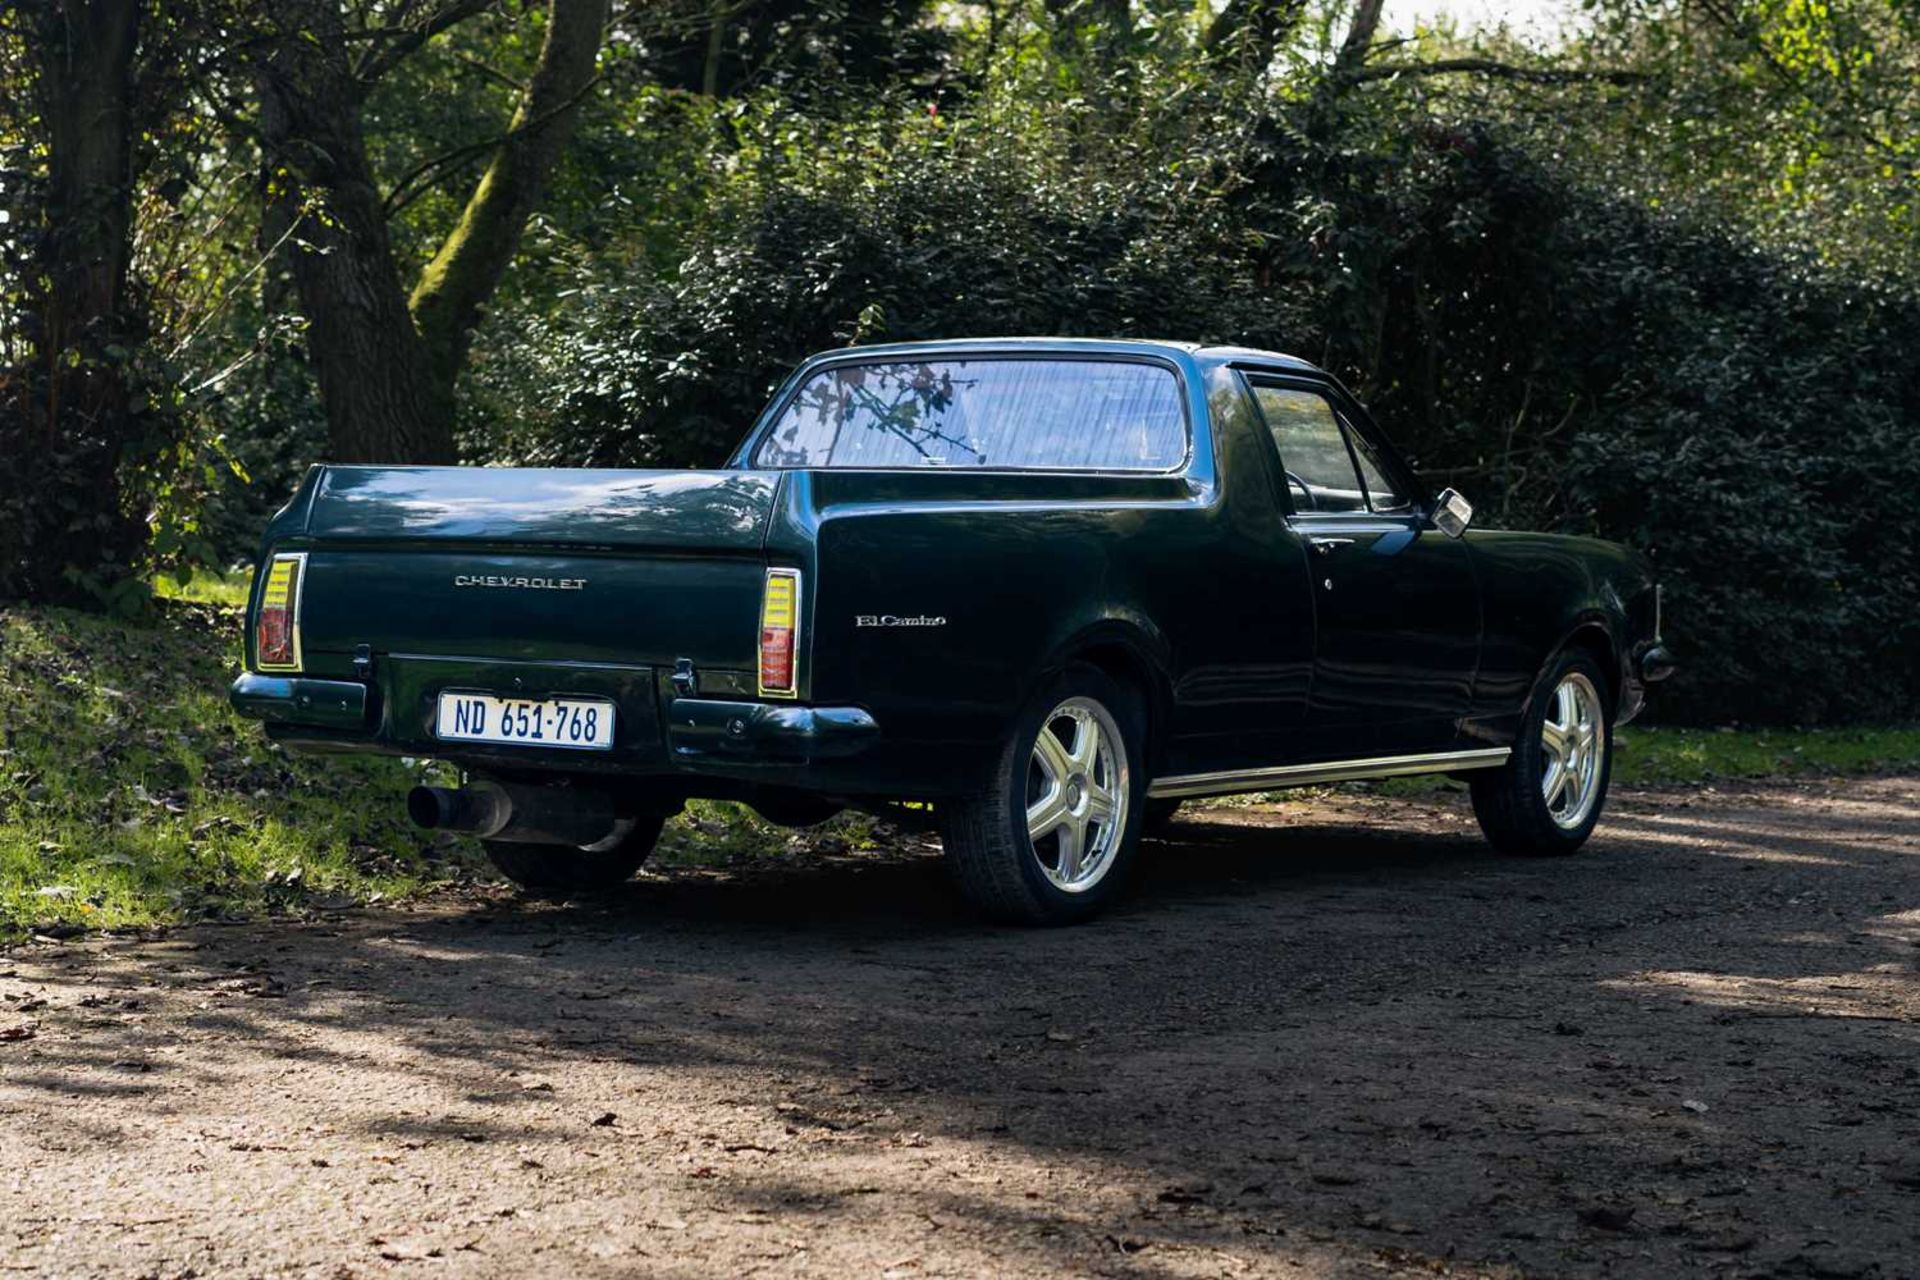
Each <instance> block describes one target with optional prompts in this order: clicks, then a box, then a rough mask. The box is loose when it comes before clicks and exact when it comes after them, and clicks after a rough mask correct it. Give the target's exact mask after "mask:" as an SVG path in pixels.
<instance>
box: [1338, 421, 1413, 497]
mask: <svg viewBox="0 0 1920 1280" xmlns="http://www.w3.org/2000/svg"><path fill="white" fill-rule="evenodd" d="M1347 439H1348V440H1350V441H1352V442H1353V455H1354V457H1356V458H1358V459H1359V460H1360V478H1361V479H1362V480H1365V481H1366V482H1367V501H1368V502H1369V503H1371V504H1372V506H1373V509H1374V510H1375V511H1384V512H1387V513H1389V514H1399V513H1402V512H1407V511H1411V510H1413V503H1412V502H1411V501H1409V500H1408V498H1407V496H1406V495H1405V494H1404V493H1401V492H1400V491H1399V490H1398V489H1397V488H1395V487H1394V485H1393V482H1392V481H1390V480H1388V479H1387V469H1386V468H1385V467H1383V466H1381V465H1380V454H1379V452H1378V451H1377V450H1375V449H1374V447H1373V445H1372V444H1370V443H1369V442H1368V440H1367V438H1366V437H1365V436H1363V435H1361V434H1360V433H1359V432H1358V431H1355V430H1354V429H1353V428H1352V427H1351V426H1349V427H1348V428H1347Z"/></svg>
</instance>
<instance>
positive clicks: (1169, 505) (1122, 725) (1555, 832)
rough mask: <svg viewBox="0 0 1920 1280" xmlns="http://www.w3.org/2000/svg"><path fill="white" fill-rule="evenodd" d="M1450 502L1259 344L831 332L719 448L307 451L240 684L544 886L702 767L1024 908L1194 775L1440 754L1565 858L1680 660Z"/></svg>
mask: <svg viewBox="0 0 1920 1280" xmlns="http://www.w3.org/2000/svg"><path fill="white" fill-rule="evenodd" d="M1471 516H1472V510H1471V508H1470V507H1469V506H1468V505H1467V504H1466V502H1465V501H1464V500H1463V499H1462V498H1461V497H1460V496H1459V495H1458V494H1456V493H1454V492H1452V491H1451V490H1448V491H1445V492H1442V493H1440V494H1437V495H1436V494H1432V493H1429V492H1428V490H1427V489H1426V488H1425V487H1424V486H1423V485H1422V484H1421V483H1420V481H1419V479H1418V477H1416V476H1415V475H1414V474H1413V472H1412V471H1411V470H1410V469H1409V468H1408V467H1407V466H1406V464H1405V463H1404V462H1403V461H1402V460H1401V458H1400V456H1399V455H1398V454H1397V453H1396V452H1395V451H1394V449H1393V446H1392V445H1391V444H1390V443H1389V442H1388V441H1387V439H1386V438H1385V437H1384V436H1383V435H1381V433H1380V431H1379V430H1378V428H1377V427H1375V425H1374V424H1373V422H1372V421H1371V419H1369V418H1368V416H1367V414H1366V412H1365V410H1364V409H1362V408H1361V407H1360V405H1358V404H1357V403H1355V402H1354V400H1353V399H1352V398H1351V397H1350V396H1349V395H1348V394H1347V393H1346V391H1345V390H1344V389H1342V388H1341V387H1340V385H1339V384H1338V383H1337V382H1336V381H1335V380H1334V379H1332V378H1331V377H1329V376H1328V375H1327V374H1325V373H1323V372H1321V371H1320V370H1318V369H1316V368H1314V367H1313V366H1312V365H1309V364H1307V363H1305V362H1303V361H1300V360H1297V359H1294V358H1292V357H1289V356H1283V355H1275V354H1272V353H1270V352H1265V351H1251V350H1241V349H1237V348H1222V347H1200V346H1193V345H1190V344H1182V343H1168V342H1121V341H1113V342H1103V341H1081V340H1065V339H1022V340H1003V341H988V340H979V341H964V342H935V343H917V344H911V345H902V346H885V347H863V348H858V349H854V350H847V351H836V352H830V353H828V354H826V355H822V356H817V357H815V358H813V359H812V360H809V361H808V362H807V363H806V364H804V365H802V366H801V367H800V369H799V370H798V371H796V372H795V373H794V375H793V376H792V377H791V378H789V379H788V381H787V382H786V384H785V385H784V386H782V387H781V388H780V390H779V392H778V393H777V394H776V395H775V397H774V399H773V401H772V403H771V405H770V406H769V407H768V409H767V411H766V412H765V414H763V415H762V417H761V419H760V420H759V422H758V423H756V424H755V426H754V427H753V429H752V431H751V432H749V433H748V435H747V438H746V441H745V442H744V443H743V444H742V445H741V447H740V449H739V451H738V453H737V454H736V455H735V456H734V458H733V460H732V462H731V463H730V464H729V466H728V468H727V469H726V470H722V471H562V470H515V469H490V468H431V467H399V466H394V467H352V466H325V467H316V468H314V469H313V470H312V471H311V472H310V473H309V474H308V476H307V478H306V481H305V482H304V483H303V484H302V485H301V488H300V491H299V493H297V494H296V495H295V496H294V499H293V501H292V502H291V503H289V504H288V505H287V507H286V509H285V510H284V511H282V512H281V513H280V514H279V515H278V516H276V517H275V518H274V520H273V522H272V524H271V525H270V526H269V527H268V529H267V533H266V538H265V544H264V547H263V551H262V557H261V562H260V567H259V572H258V574H257V576H256V581H255V584H254V590H253V598H252V603H251V606H250V608H249V611H248V643H247V667H248V670H247V673H246V674H244V675H243V676H241V677H240V679H239V681H238V682H237V683H236V684H235V685H234V687H233V701H234V704H235V705H236V706H237V707H238V708H239V709H240V710H241V711H243V712H245V713H246V714H248V715H251V716H255V717H257V718H259V719H261V720H264V721H265V722H266V724H267V733H268V734H269V736H271V737H272V738H273V739H275V740H276V741H279V742H283V743H287V744H289V745H293V746H297V747H301V748H308V749H313V750H328V751H341V750H345V751H379V752H388V753H392V754H405V755H414V756H421V755H431V756H436V757H440V758H443V759H447V760H450V761H453V762H455V763H457V764H458V765H460V766H461V767H462V768H463V769H464V770H465V772H466V774H467V777H468V782H467V785H465V786H463V787H461V788H458V789H451V788H430V787H422V788H419V789H417V790H416V791H415V792H414V794H413V795H412V797H411V799H410V801H409V805H410V809H411V811H412V813H413V816H414V818H415V820H416V821H419V822H421V823H423V824H425V825H428V826H439V827H447V828H452V829H456V830H461V831H467V832H471V833H474V834H477V835H479V836H480V837H482V838H483V839H485V840H486V841H487V842H488V845H487V847H488V848H489V850H490V851H491V853H492V855H493V858H494V861H495V862H496V863H497V864H498V865H499V866H500V868H501V869H502V870H503V871H504V872H505V873H506V874H507V875H509V876H510V877H512V878H513V879H515V880H517V881H520V882H521V883H523V884H527V885H530V886H541V887H561V888H581V887H591V886H595V885H603V884H610V883H615V882H618V881H619V880H622V879H624V878H625V877H626V876H628V875H629V874H631V873H632V871H633V870H634V869H635V868H636V867H637V866H638V865H639V864H640V862H641V860H642V859H644V858H645V857H646V855H647V853H648V852H649V851H650V850H651V848H652V846H653V843H654V841H655V839H656V838H657V837H658V834H659V831H660V826H661V823H662V822H663V821H664V820H665V818H666V817H668V816H670V815H671V814H672V813H674V812H676V811H677V810H678V809H679V807H680V806H681V805H682V804H683V803H684V801H685V800H686V799H687V798H688V797H692V796H715V797H731V798H736V799H740V800H744V801H745V802H747V803H749V804H751V805H753V806H754V807H755V808H756V809H758V810H759V811H760V812H761V813H763V814H765V815H766V816H767V817H769V818H771V819H773V820H775V821H781V822H789V823H794V824H806V823H812V822H818V821H821V820H823V819H825V818H826V817H828V816H830V815H831V814H832V813H833V812H835V811H837V810H838V809H840V808H841V807H843V806H848V805H853V806H860V807H864V808H874V809H877V810H880V811H882V812H890V813H893V814H895V815H896V816H901V817H905V818H912V817H914V816H916V815H918V816H923V817H924V816H926V815H928V814H929V813H930V814H931V815H932V818H933V819H934V820H937V822H938V823H939V827H940V830H941V833H942V835H943V837H944V843H945V847H946V850H947V857H948V860H949V862H950V864H951V865H952V867H953V869H954V871H955V873H956V876H957V878H958V881H959V883H960V885H961V887H962V888H963V889H964V890H965V891H966V892H967V893H968V894H969V895H970V896H971V897H972V898H973V899H974V900H975V901H976V902H977V903H978V904H979V905H980V906H982V907H983V908H985V909H986V910H987V911H988V912H990V913H991V914H994V915H996V916H999V917H1002V918H1009V919H1017V920H1029V921H1053V920H1067V919H1074V918H1079V917H1083V916H1086V915H1088V914H1091V913H1092V912H1093V911H1095V910H1097V909H1098V908H1099V906H1100V905H1101V904H1103V903H1104V902H1106V901H1108V900H1109V899H1110V898H1111V897H1112V896H1113V894H1114V893H1115V892H1117V891H1118V889H1119V888H1120V886H1121V884H1122V883H1123V881H1124V879H1125V876H1126V872H1127V869H1128V864H1129V863H1130V862H1131V860H1132V859H1133V857H1134V852H1135V847H1136V846H1137V844H1138V842H1139V838H1140V834H1141V831H1142V829H1143V827H1146V826H1149V825H1150V824H1153V823H1155V822H1159V821H1164V820H1165V818H1166V817H1167V816H1168V815H1170V814H1171V812H1172V810H1173V808H1174V807H1175V806H1177V805H1178V804H1179V802H1180V801H1181V800H1182V799H1184V798H1186V797H1192V796H1209V795H1223V794H1228V793H1233V792H1247V791H1264V790H1269V789H1272V788H1276V787H1282V786H1288V785H1295V784H1301V783H1318V782H1327V781H1333V780H1339V779H1349V778H1377V777H1387V776H1391V775H1398V774H1412V773H1452V774H1460V775H1462V776H1464V777H1466V778H1468V779H1470V780H1471V782H1472V789H1473V798H1474V805H1475V809H1476V811H1477V813H1478V814H1479V816H1480V819H1481V823H1482V826H1483V827H1484V829H1485V830H1486V832H1487V834H1488V836H1489V837H1490V838H1491V839H1492V840H1493V841H1494V842H1495V843H1496V844H1497V845H1499V846H1501V847H1502V848H1506V849H1510V850H1513V851H1515V852H1523V853H1564V852H1570V851H1571V850H1573V849H1575V848H1577V847H1578V846H1579V845H1580V844H1581V843H1582V842H1583V841H1584V840H1585V839H1586V837H1587V835H1588V833H1589V832H1590V831H1591V830H1592V829H1593V825H1594V822H1595V820H1596V819H1597V818H1598V816H1599V813H1600V807H1601V804H1602V801H1603V799H1604V797H1605V794H1606V787H1607V775H1608V762H1609V754H1610V744H1611V731H1612V728H1613V726H1614V725H1615V724H1616V723H1618V722H1620V721H1623V720H1625V719H1627V718H1628V717H1630V716H1631V715H1633V714H1634V713H1635V712H1636V711H1637V710H1638V709H1639V707H1640V704H1641V700H1642V696H1643V690H1644V687H1645V685H1646V683H1647V682H1650V681H1653V680H1657V679H1659V678H1660V677H1661V676H1663V675H1664V674H1666V672H1667V671H1668V670H1669V669H1670V668H1671V660H1670V658H1669V657H1668V655H1667V653H1666V651H1665V650H1664V648H1662V647H1661V646H1660V643H1659V631H1660V608H1659V594H1658V591H1657V589H1656V587H1655V585H1654V582H1653V579H1652V576H1651V575H1650V573H1649V572H1648V568H1647V566H1646V564H1645V563H1643V562H1642V560H1641V559H1640V558H1639V557H1637V556H1636V555H1634V554H1633V553H1631V552H1629V551H1626V550H1624V549H1622V548H1620V547H1617V546H1614V545H1611V544H1609V543H1605V542H1597V541H1592V540H1588V539H1583V538H1568V537H1555V536H1547V535H1542V534H1532V533H1505V532H1483V531H1478V530H1475V531H1472V532H1468V530H1467V525H1468V523H1469V521H1470V519H1471ZM904 802H920V803H916V804H906V803H904Z"/></svg>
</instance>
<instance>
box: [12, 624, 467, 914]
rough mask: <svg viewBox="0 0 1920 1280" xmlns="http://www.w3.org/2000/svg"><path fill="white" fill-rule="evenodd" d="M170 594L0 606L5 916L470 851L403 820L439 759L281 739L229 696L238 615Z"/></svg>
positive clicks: (334, 874) (218, 903)
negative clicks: (103, 613)
mask: <svg viewBox="0 0 1920 1280" xmlns="http://www.w3.org/2000/svg"><path fill="white" fill-rule="evenodd" d="M156 609H157V610H158V611H159V614H160V619H161V621H160V623H159V625H147V626H136V625H129V624H126V623H121V622H114V621H109V620H107V619H104V618H99V617H94V616H91V615H88V614H82V613H73V612H69V611H66V610H58V609H25V608H11V609H6V610H4V611H0V928H4V927H7V926H12V927H14V928H18V927H21V926H24V925H29V924H33V925H43V926H57V925H63V924H64V925H72V924H82V925H88V926H101V927H115V926H128V925H144V924H149V923H152V922H155V921H158V920H171V919H181V918H186V917H195V916H219V915H231V914H241V913H244V914H251V913H254V912H258V911H264V910H274V909H293V908H299V907H302V906H307V905H311V904H314V903H316V902H319V903H327V902H335V901H338V902H349V901H365V900H368V899H373V898H377V897H383V896H393V895H399V894H405V893H411V892H413V891H415V890H416V889H418V888H420V887H421V886H422V885H424V884H426V883H428V882H430V881H433V880H436V879H443V878H445V877H447V876H448V875H452V874H460V873H462V872H464V870H465V869H466V868H467V867H468V866H470V865H471V859H470V854H468V853H467V852H466V851H465V850H463V849H461V848H459V847H458V846H456V845H455V844H453V843H452V842H448V841H436V840H434V839H432V838H431V837H423V836H422V834H421V833H418V832H415V831H413V830H412V829H410V828H409V827H407V825H406V823H405V821H404V817H403V810H402V808H401V801H402V798H403V797H404V795H405V793H406V790H407V788H408V787H409V786H411V785H412V784H413V783H414V782H415V781H417V780H418V779H419V778H420V776H421V775H422V774H423V773H424V772H425V771H426V766H416V767H414V768H407V767H404V766H401V765H399V764H398V762H395V761H392V760H384V761H381V760H366V759H355V758H352V757H325V758H316V757H303V756H295V755H292V754H290V753H288V752H285V751H283V750H281V749H280V748H278V747H276V746H274V745H272V744H271V743H269V742H267V741H266V739H265V738H264V737H263V736H262V735H261V732H260V728H259V726H258V725H256V724H254V723H252V722H250V721H245V720H242V719H240V718H239V717H238V716H236V715H234V714H233V712H232V711H230V710H229V709H228V707H227V704H226V689H227V684H228V682H229V681H230V680H231V678H232V676H233V674H234V673H235V672H236V671H237V670H238V666H239V660H240V649H239V644H240V639H239V637H240V623H239V615H238V614H237V613H236V612H235V611H233V610H231V609H227V608H222V607H219V606H212V605H206V604H197V603H192V602H185V601H178V600H175V601H164V602H161V603H160V604H158V605H156Z"/></svg>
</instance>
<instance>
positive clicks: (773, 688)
mask: <svg viewBox="0 0 1920 1280" xmlns="http://www.w3.org/2000/svg"><path fill="white" fill-rule="evenodd" d="M799 649H800V571H799V570H798V569H769V570H767V585H766V589H765V591H763V592H762V593H761V596H760V696H761V697H763V698H792V697H797V696H798V690H797V688H796V687H795V684H794V666H795V662H796V661H797V660H796V658H795V656H794V655H795V654H797V653H798V652H799Z"/></svg>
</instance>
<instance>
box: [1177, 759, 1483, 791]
mask: <svg viewBox="0 0 1920 1280" xmlns="http://www.w3.org/2000/svg"><path fill="white" fill-rule="evenodd" d="M1512 754H1513V749H1512V748H1511V747H1485V748H1481V749H1479V750H1474V751H1434V752H1429V753H1427V754H1425V755H1417V756H1377V757H1375V758H1374V759H1371V760H1327V761H1323V762H1321V763H1320V764H1289V765H1281V766H1279V767H1277V768H1272V769H1229V770H1227V771H1225V772H1223V773H1187V774H1180V775H1178V776H1176V777H1171V778H1155V779H1154V780H1153V785H1151V786H1149V787H1148V788H1147V795H1149V796H1150V797H1152V798H1153V799H1155V800H1176V799H1184V798H1185V797H1188V796H1227V795H1232V794H1234V793H1235V792H1237V791H1266V790H1269V789H1272V788H1279V787H1302V786H1309V785H1311V784H1313V783H1317V782H1351V781H1353V780H1354V779H1356V778H1397V777H1403V776H1405V775H1408V774H1415V773H1453V772H1456V771H1459V770H1464V769H1493V768H1498V767H1499V766H1500V765H1503V764H1505V763H1506V762H1507V757H1508V756H1510V755H1512Z"/></svg>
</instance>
